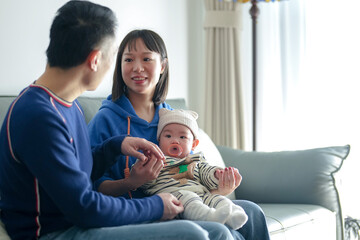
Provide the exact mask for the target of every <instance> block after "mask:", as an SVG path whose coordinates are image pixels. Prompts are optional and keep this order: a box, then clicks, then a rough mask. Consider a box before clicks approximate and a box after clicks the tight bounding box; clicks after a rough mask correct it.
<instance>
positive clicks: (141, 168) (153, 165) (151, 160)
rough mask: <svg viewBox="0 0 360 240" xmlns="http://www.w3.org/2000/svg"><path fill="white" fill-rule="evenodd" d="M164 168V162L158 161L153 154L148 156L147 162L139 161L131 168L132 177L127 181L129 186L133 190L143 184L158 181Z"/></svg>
mask: <svg viewBox="0 0 360 240" xmlns="http://www.w3.org/2000/svg"><path fill="white" fill-rule="evenodd" d="M163 167H164V162H163V160H161V159H157V158H156V157H155V155H153V154H151V155H148V156H147V160H146V161H141V160H138V161H136V162H135V164H134V165H133V166H132V167H131V170H130V176H129V178H128V179H126V180H127V182H128V184H130V185H131V186H133V189H136V188H138V187H140V186H142V185H143V184H145V183H147V182H149V181H151V180H154V179H156V178H157V177H158V176H159V173H160V171H161V169H162V168H163Z"/></svg>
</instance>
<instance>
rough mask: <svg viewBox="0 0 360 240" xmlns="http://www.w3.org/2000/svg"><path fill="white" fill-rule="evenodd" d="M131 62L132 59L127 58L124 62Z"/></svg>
mask: <svg viewBox="0 0 360 240" xmlns="http://www.w3.org/2000/svg"><path fill="white" fill-rule="evenodd" d="M131 61H132V59H131V58H125V59H124V62H131Z"/></svg>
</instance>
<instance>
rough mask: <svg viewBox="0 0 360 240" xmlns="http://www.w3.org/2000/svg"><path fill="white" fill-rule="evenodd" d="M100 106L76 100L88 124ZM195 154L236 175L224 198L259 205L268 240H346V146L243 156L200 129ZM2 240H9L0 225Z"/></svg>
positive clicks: (0, 105)
mask: <svg viewBox="0 0 360 240" xmlns="http://www.w3.org/2000/svg"><path fill="white" fill-rule="evenodd" d="M13 99H14V96H0V123H2V122H3V120H4V117H5V114H6V112H7V109H8V107H9V105H10V104H11V102H12V101H13ZM102 100H103V98H91V97H84V96H82V97H80V98H79V102H80V104H81V106H82V108H83V110H84V117H85V119H86V121H87V122H88V121H89V120H90V119H91V118H92V117H93V116H94V114H96V112H97V111H98V109H99V107H100V105H101V102H102ZM167 103H169V104H170V105H171V106H172V107H173V108H186V105H185V100H184V99H169V100H167ZM34 107H36V106H34ZM196 150H198V151H203V152H204V154H205V157H206V159H207V161H209V162H210V164H213V165H217V166H220V167H224V166H233V167H236V168H238V169H239V171H240V173H241V175H242V177H243V180H242V182H241V184H240V186H239V187H238V188H237V189H236V190H235V191H234V193H232V194H231V195H229V196H228V197H229V198H230V199H244V200H250V201H253V202H255V203H257V204H259V206H260V207H261V208H262V209H263V211H264V213H265V216H266V221H267V224H268V229H269V232H270V235H271V239H272V240H283V239H284V240H285V239H286V240H295V239H302V240H303V239H306V240H312V239H314V240H315V239H316V240H319V239H326V240H344V229H343V225H344V224H343V217H342V211H341V204H340V194H339V191H338V188H337V184H336V183H337V179H338V173H339V172H340V170H341V166H342V164H343V161H344V160H345V159H346V157H347V156H348V154H349V151H350V146H348V145H346V146H334V147H325V148H316V149H307V150H298V151H282V152H247V151H242V150H239V149H232V148H228V147H224V146H216V145H215V144H214V143H213V142H212V141H211V139H210V138H209V136H208V135H207V134H206V133H205V132H204V131H203V130H202V129H200V144H199V146H198V147H197V149H196ZM0 239H1V240H2V239H4V240H5V239H9V238H8V236H7V235H6V230H5V229H4V227H3V224H2V223H1V221H0Z"/></svg>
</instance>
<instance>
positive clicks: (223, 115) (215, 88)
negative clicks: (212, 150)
mask: <svg viewBox="0 0 360 240" xmlns="http://www.w3.org/2000/svg"><path fill="white" fill-rule="evenodd" d="M204 2H205V10H206V12H205V21H204V27H205V41H206V43H205V44H206V46H205V55H206V56H205V57H206V60H205V62H206V73H205V85H206V86H205V89H206V93H205V125H204V129H205V131H206V132H207V133H208V134H209V136H210V137H211V138H212V140H213V141H214V142H215V143H216V144H218V145H223V146H229V147H233V148H241V149H242V148H243V146H244V117H243V116H244V115H243V100H242V94H241V91H242V87H241V85H242V84H241V68H240V44H241V43H240V28H241V22H242V21H241V19H242V12H241V4H237V3H234V2H224V1H219V0H204Z"/></svg>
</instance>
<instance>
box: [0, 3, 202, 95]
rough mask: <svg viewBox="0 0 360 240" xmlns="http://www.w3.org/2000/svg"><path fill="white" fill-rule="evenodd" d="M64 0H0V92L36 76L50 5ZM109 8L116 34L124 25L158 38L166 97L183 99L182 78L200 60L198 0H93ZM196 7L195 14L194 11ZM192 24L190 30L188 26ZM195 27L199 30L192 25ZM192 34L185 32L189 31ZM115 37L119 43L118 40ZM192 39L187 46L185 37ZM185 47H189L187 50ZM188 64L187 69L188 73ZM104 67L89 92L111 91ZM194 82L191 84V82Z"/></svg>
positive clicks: (21, 85) (184, 79)
mask: <svg viewBox="0 0 360 240" xmlns="http://www.w3.org/2000/svg"><path fill="white" fill-rule="evenodd" d="M65 2H66V1H64V0H51V1H50V0H34V1H28V0H18V1H10V0H0V31H1V37H0V53H1V56H2V57H1V58H0V95H16V94H18V92H19V91H21V90H22V89H23V88H24V87H26V86H27V85H28V84H30V83H31V82H33V81H34V80H36V79H37V78H38V77H39V75H40V74H41V73H42V72H43V70H44V68H45V64H46V55H45V51H46V48H47V46H48V43H49V30H50V25H51V22H52V19H53V17H54V16H55V13H56V10H57V9H58V8H59V7H61V6H62V5H63V4H64V3H65ZM93 2H97V3H99V4H102V5H105V6H108V7H110V8H111V9H112V10H113V11H114V12H115V13H116V15H117V17H118V20H119V37H120V39H122V38H123V37H124V36H125V34H127V33H128V32H129V31H130V30H133V29H136V28H149V29H152V30H154V31H156V32H157V33H159V34H160V36H161V37H162V38H163V39H164V41H165V43H166V45H167V50H168V55H169V63H170V79H171V81H170V91H169V95H168V97H169V98H186V99H187V100H188V79H189V77H190V78H191V79H190V81H191V82H194V81H196V80H197V79H199V78H201V72H199V68H198V67H196V66H194V65H195V64H196V62H201V61H202V59H201V57H202V55H201V54H202V49H201V48H202V44H201V42H199V41H201V39H198V37H199V36H200V37H201V34H200V35H199V33H201V32H202V31H203V30H202V13H201V11H202V9H203V1H202V0H171V1H169V0H137V1H129V0H94V1H93ZM198 11H199V14H197V12H198ZM190 28H192V29H193V30H190ZM195 28H200V29H195ZM190 33H191V34H194V35H192V36H189V34H190ZM120 39H119V44H120ZM190 41H191V42H193V43H194V45H193V43H192V44H191V45H189V42H190ZM190 51H191V52H190ZM189 69H191V71H192V72H194V73H190V72H189V71H190V70H189ZM111 75H112V70H111V71H110V72H109V74H108V75H107V77H106V78H105V80H104V81H103V83H102V84H101V85H100V86H99V88H98V89H97V90H96V91H95V92H88V93H84V94H85V95H90V96H107V95H108V94H109V93H110V91H111V84H112V80H111ZM195 86H196V83H195Z"/></svg>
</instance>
